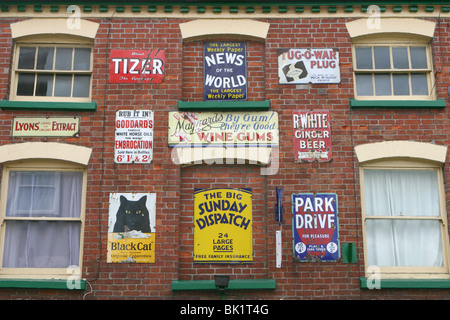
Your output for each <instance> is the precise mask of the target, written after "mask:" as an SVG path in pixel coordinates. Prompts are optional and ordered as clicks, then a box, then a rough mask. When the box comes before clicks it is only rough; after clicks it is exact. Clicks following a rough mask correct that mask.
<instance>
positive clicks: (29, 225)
mask: <svg viewBox="0 0 450 320" xmlns="http://www.w3.org/2000/svg"><path fill="white" fill-rule="evenodd" d="M80 232H81V223H80V222H73V221H70V222H63V221H51V222H50V221H8V222H6V230H5V244H4V252H3V267H5V268H67V267H68V266H70V265H78V264H79V255H80Z"/></svg>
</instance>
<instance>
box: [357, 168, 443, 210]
mask: <svg viewBox="0 0 450 320" xmlns="http://www.w3.org/2000/svg"><path fill="white" fill-rule="evenodd" d="M364 190H365V199H366V200H365V201H366V214H367V215H368V216H433V217H438V216H440V204H439V190H438V180H437V174H436V171H431V170H429V171H428V170H364Z"/></svg>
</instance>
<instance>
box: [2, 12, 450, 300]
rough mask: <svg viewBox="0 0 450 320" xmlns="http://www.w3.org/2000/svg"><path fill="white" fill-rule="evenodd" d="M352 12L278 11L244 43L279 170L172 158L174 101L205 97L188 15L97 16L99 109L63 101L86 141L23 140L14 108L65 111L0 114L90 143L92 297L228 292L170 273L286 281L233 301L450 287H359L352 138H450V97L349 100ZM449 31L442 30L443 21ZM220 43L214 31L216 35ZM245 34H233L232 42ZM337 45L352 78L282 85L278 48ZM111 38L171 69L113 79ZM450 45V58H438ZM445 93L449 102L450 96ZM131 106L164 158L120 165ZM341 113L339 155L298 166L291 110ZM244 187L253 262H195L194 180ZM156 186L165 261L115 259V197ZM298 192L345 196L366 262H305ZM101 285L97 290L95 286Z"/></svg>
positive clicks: (75, 295) (32, 293) (441, 83)
mask: <svg viewBox="0 0 450 320" xmlns="http://www.w3.org/2000/svg"><path fill="white" fill-rule="evenodd" d="M13 21H16V20H12V19H11V20H9V19H1V20H0V28H2V32H1V33H0V44H1V46H0V71H1V74H0V99H3V98H4V97H5V95H6V94H7V93H8V90H9V89H8V88H9V79H10V77H9V75H8V73H9V68H10V64H11V49H12V41H11V35H10V31H9V23H11V22H13ZM346 21H347V20H346V19H271V20H267V21H266V22H269V23H270V29H269V33H268V37H267V39H266V42H265V43H263V42H256V41H247V61H248V69H247V74H248V97H249V100H266V99H267V100H270V104H271V109H272V110H274V111H277V112H278V115H279V130H280V148H279V156H280V159H279V161H280V163H279V170H278V172H277V173H276V174H275V175H269V176H264V175H261V173H260V167H258V166H255V165H244V164H236V165H220V164H214V165H206V164H204V165H195V166H190V167H180V166H178V165H175V164H174V163H173V162H172V161H171V151H172V150H171V148H169V147H168V145H167V132H168V127H167V121H168V112H169V111H174V110H177V101H178V100H185V101H201V100H202V95H203V92H202V82H203V80H202V79H203V66H202V55H203V42H202V41H194V42H187V43H183V42H182V39H181V34H180V30H179V27H178V25H179V23H181V22H185V21H184V20H181V19H152V20H146V19H118V18H113V19H111V20H108V19H101V20H100V19H99V20H95V22H98V23H100V28H99V30H98V33H97V36H96V39H95V45H94V77H93V92H92V93H93V99H94V100H95V101H97V103H98V109H97V111H95V112H85V113H78V112H72V111H71V112H69V111H67V112H63V111H61V112H56V113H57V114H61V115H77V116H81V132H80V137H79V138H67V139H62V138H47V139H42V138H32V139H30V138H27V139H22V138H12V137H10V130H11V123H12V118H13V117H14V116H17V115H21V116H45V115H54V114H55V113H54V112H48V111H0V144H1V145H4V144H9V143H18V142H22V141H44V140H45V141H58V142H66V143H72V144H77V145H82V146H86V147H90V148H92V149H93V154H92V158H91V160H90V163H89V167H88V190H87V196H86V200H87V206H86V224H85V234H84V251H83V270H82V274H83V277H84V278H86V279H87V280H88V281H89V285H88V287H87V291H86V292H88V293H89V294H87V295H86V299H117V298H127V299H143V298H160V299H172V298H186V299H188V298H189V299H201V298H220V293H218V292H201V291H199V292H196V291H194V292H193V291H185V292H172V290H171V283H172V281H173V280H209V279H213V276H214V274H229V275H230V276H231V279H275V280H276V283H277V288H276V290H273V291H271V290H268V291H250V290H249V291H229V292H228V293H227V296H228V297H229V298H248V299H259V298H271V299H280V298H284V299H317V298H320V299H360V298H363V299H365V298H368V299H391V298H439V299H441V298H445V297H448V296H449V293H450V291H449V290H414V289H408V290H399V289H397V290H386V289H383V290H362V289H360V288H359V277H362V276H364V262H363V261H364V260H363V258H364V257H363V242H362V241H363V237H362V229H361V228H362V221H361V216H360V212H361V208H360V197H359V176H358V164H357V161H356V158H355V154H354V146H356V145H359V144H363V143H369V142H377V141H383V140H405V139H406V140H414V141H424V142H435V143H436V144H440V145H449V144H450V135H449V134H448V132H449V131H450V130H449V129H450V125H449V122H450V120H449V118H450V117H449V111H448V110H450V109H449V106H448V105H447V107H446V108H445V109H438V110H437V109H404V110H402V109H360V110H352V109H350V108H349V99H351V98H353V76H352V66H351V63H352V57H351V43H350V38H349V36H348V33H347V30H346V28H345V22H346ZM446 22H447V21H445V23H443V22H441V24H440V27H441V30H440V35H441V37H442V41H437V40H438V38H436V39H434V43H433V50H434V63H435V70H436V71H437V73H436V76H437V78H438V79H437V84H436V86H437V89H438V98H441V99H446V100H447V87H448V86H449V85H450V78H449V77H448V74H447V73H448V67H449V61H448V59H449V58H448V55H446V53H447V52H448V50H450V46H449V41H448V34H449V33H448V31H449V30H448V27H447V23H446ZM436 37H438V31H436ZM212 40H217V39H212ZM231 40H236V39H231ZM305 47H326V48H337V49H338V50H339V52H340V70H341V79H342V81H341V83H340V84H328V85H312V86H311V87H310V88H308V87H304V88H297V87H296V86H295V85H279V84H278V69H277V49H283V48H305ZM112 49H164V50H165V51H166V72H165V80H164V82H163V83H162V84H110V83H108V81H107V80H108V79H107V77H108V69H109V60H108V58H109V52H110V50H112ZM441 51H442V53H443V55H442V56H441V54H440V53H441ZM447 103H448V100H447ZM120 109H151V110H153V111H154V119H155V126H154V152H153V158H154V160H153V161H152V163H151V164H150V165H141V164H115V163H114V119H115V112H116V111H117V110H120ZM297 109H327V110H330V118H331V132H332V148H333V161H332V162H329V163H296V162H295V161H294V154H293V146H292V111H293V110H297ZM445 178H446V181H447V184H446V194H447V212H450V198H449V196H448V194H449V191H450V189H449V184H448V181H450V171H449V169H448V166H446V167H445ZM202 187H204V188H217V187H247V188H249V187H250V188H252V190H253V218H254V224H253V245H254V253H253V256H254V262H253V263H252V264H243V265H241V264H237V265H228V264H227V265H217V264H206V265H198V264H194V263H193V258H192V251H193V201H194V200H193V199H194V188H202ZM275 187H283V188H284V191H283V195H284V197H283V204H284V208H285V211H284V222H283V226H282V237H283V244H282V246H283V261H282V267H281V268H276V266H275V231H276V230H279V229H280V227H279V226H278V223H277V222H276V221H275V220H274V214H273V212H274V209H273V208H274V204H275ZM114 192H154V193H156V195H157V196H156V199H157V201H156V220H157V222H156V259H155V263H154V264H108V263H106V238H107V229H108V213H109V212H108V207H109V194H110V193H114ZM300 192H309V193H317V192H333V193H337V195H338V203H339V208H338V217H339V236H340V242H341V243H349V242H353V243H356V244H357V252H358V263H357V264H343V263H342V262H340V261H339V262H327V263H319V262H316V263H295V262H293V254H292V226H291V219H292V212H291V204H290V197H291V194H292V193H300ZM90 286H91V287H92V292H90ZM86 292H78V291H69V290H67V291H66V290H43V289H42V290H40V289H39V290H38V289H33V290H28V289H27V290H25V289H0V298H5V299H8V298H12V299H18V298H49V299H54V298H55V299H56V298H58V299H61V298H64V299H80V298H82V297H83V295H84V294H85V293H86Z"/></svg>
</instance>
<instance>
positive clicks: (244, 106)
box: [178, 100, 270, 111]
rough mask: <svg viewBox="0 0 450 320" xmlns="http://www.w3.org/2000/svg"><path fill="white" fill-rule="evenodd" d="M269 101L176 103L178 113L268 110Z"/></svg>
mask: <svg viewBox="0 0 450 320" xmlns="http://www.w3.org/2000/svg"><path fill="white" fill-rule="evenodd" d="M269 108H270V101H269V100H264V101H178V109H179V110H180V111H190V110H195V111H214V110H215V111H218V110H235V111H239V110H245V111H264V110H269Z"/></svg>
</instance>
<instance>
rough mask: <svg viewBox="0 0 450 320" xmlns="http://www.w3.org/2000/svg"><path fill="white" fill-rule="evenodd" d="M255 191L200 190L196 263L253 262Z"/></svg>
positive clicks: (196, 207)
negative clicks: (253, 206) (253, 192)
mask: <svg viewBox="0 0 450 320" xmlns="http://www.w3.org/2000/svg"><path fill="white" fill-rule="evenodd" d="M252 224H253V217H252V191H251V189H232V188H225V189H196V190H195V194H194V262H195V263H241V262H251V261H252V260H253V246H252V243H253V238H252Z"/></svg>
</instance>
